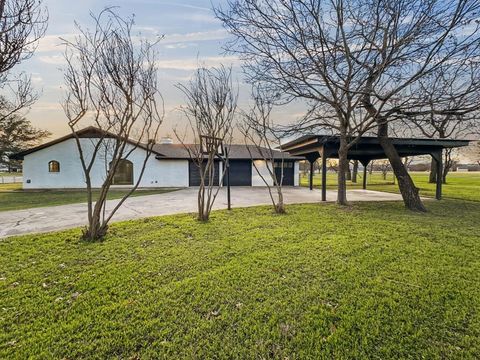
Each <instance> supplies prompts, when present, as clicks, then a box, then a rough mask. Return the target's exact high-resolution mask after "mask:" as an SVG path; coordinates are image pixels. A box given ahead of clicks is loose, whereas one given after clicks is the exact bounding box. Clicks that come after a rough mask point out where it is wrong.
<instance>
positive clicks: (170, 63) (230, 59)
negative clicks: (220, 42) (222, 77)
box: [157, 56, 240, 71]
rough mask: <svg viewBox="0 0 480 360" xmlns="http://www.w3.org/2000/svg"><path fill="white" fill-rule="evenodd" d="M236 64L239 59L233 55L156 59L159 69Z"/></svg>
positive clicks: (189, 68)
mask: <svg viewBox="0 0 480 360" xmlns="http://www.w3.org/2000/svg"><path fill="white" fill-rule="evenodd" d="M222 64H223V65H225V66H230V65H232V66H237V65H240V60H239V59H238V58H237V57H235V56H210V57H205V58H200V59H196V58H187V59H171V60H159V61H157V67H158V68H159V69H169V70H183V71H192V70H196V69H197V68H198V67H199V66H205V67H214V66H220V65H222Z"/></svg>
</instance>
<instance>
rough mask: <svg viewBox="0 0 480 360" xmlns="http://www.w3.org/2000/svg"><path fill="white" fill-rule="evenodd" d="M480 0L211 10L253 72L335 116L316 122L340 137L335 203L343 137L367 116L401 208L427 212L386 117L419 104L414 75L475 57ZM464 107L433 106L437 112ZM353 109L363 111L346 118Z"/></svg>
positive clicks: (305, 0) (238, 5)
mask: <svg viewBox="0 0 480 360" xmlns="http://www.w3.org/2000/svg"><path fill="white" fill-rule="evenodd" d="M479 8H480V2H478V1H472V0H460V1H453V0H429V1H411V0H376V1H373V0H332V1H321V0H278V1H272V2H269V1H266V0H230V1H229V6H228V8H227V9H226V10H222V9H218V10H217V16H218V17H219V18H220V19H221V20H222V21H223V22H224V25H225V26H226V28H227V29H228V30H229V31H230V32H231V33H232V34H233V35H234V36H235V39H234V40H233V41H232V42H231V43H230V44H229V45H228V47H227V49H228V50H229V51H232V52H235V53H238V54H240V56H241V57H242V58H243V59H244V60H245V61H246V67H245V68H246V72H247V77H248V78H249V79H251V80H257V81H259V82H262V83H264V84H265V86H266V87H267V88H269V89H271V91H272V92H275V93H280V94H285V96H284V98H285V97H286V98H287V99H291V98H303V99H306V100H307V101H308V103H309V104H311V105H312V109H315V107H320V108H321V111H313V114H315V115H318V116H314V117H313V118H312V117H310V118H311V119H314V120H318V119H320V121H319V122H318V121H317V122H316V123H313V124H314V125H319V123H321V122H322V121H323V122H324V119H325V116H331V117H333V118H334V120H335V121H334V122H330V124H327V123H324V124H322V125H325V126H329V125H330V128H331V129H333V130H334V131H335V132H336V133H338V134H339V135H340V137H341V138H343V139H344V140H342V141H341V144H340V150H339V152H340V153H339V156H340V159H341V160H340V163H341V164H343V165H342V166H340V168H341V169H340V171H339V202H340V203H342V202H343V201H342V200H344V199H343V198H340V192H343V190H344V189H341V187H344V183H345V182H344V179H343V178H342V177H343V176H344V175H343V174H344V173H345V171H344V170H345V169H346V164H347V162H346V161H345V156H346V151H347V149H348V143H349V142H348V140H346V139H348V136H349V135H356V136H359V135H361V134H362V133H364V132H365V131H368V130H369V129H370V128H371V123H372V122H373V123H374V124H375V126H376V130H377V136H378V138H379V141H380V144H381V146H382V148H383V150H384V152H385V154H386V155H387V157H388V159H389V161H390V163H391V166H392V168H393V171H394V173H395V175H396V177H397V179H398V183H399V188H400V192H401V194H402V196H403V199H404V202H405V205H406V207H407V208H409V209H411V210H414V211H426V209H425V207H424V205H423V203H422V201H421V199H420V197H419V194H418V189H417V188H416V187H415V185H414V183H413V181H412V179H411V177H410V176H409V174H408V172H407V170H406V168H405V166H404V164H403V162H402V160H401V158H400V156H399V154H398V152H397V151H396V149H395V147H394V145H393V143H392V141H391V138H390V134H389V122H391V121H395V120H398V119H399V118H400V117H403V118H407V117H408V118H414V117H416V116H419V115H421V114H423V113H425V111H426V109H425V108H424V106H425V103H424V102H423V101H421V99H419V97H417V96H415V95H416V94H417V91H419V87H418V86H417V84H418V81H419V80H420V79H422V78H423V77H425V76H427V75H429V74H430V73H432V72H433V71H435V69H436V68H437V67H438V66H440V65H442V64H448V66H450V67H456V66H463V65H464V64H465V61H466V59H468V58H472V57H476V56H478V52H479V50H478V48H479V46H480V41H479V35H480V33H479V31H478V26H479V24H478V18H479ZM464 110H465V109H451V108H448V107H439V108H437V109H436V110H435V113H437V114H446V113H452V112H463V111H464ZM356 112H357V113H360V114H361V116H358V117H357V120H356V121H355V122H353V123H352V121H351V119H352V116H353V115H352V114H355V113H356ZM311 113H312V111H311ZM365 113H366V115H364V114H365ZM328 114H330V115H328ZM305 124H306V123H305V122H304V123H303V124H300V125H305ZM310 124H312V122H310ZM299 128H302V126H300V127H299ZM353 139H354V140H353V142H354V141H355V139H356V137H355V136H354V138H353Z"/></svg>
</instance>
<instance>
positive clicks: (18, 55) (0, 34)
mask: <svg viewBox="0 0 480 360" xmlns="http://www.w3.org/2000/svg"><path fill="white" fill-rule="evenodd" d="M47 22H48V13H47V10H46V8H45V7H44V6H43V4H42V1H38V0H0V54H1V56H0V90H1V91H2V93H3V94H2V97H1V100H0V128H1V127H4V126H5V125H4V123H3V122H4V121H5V119H8V118H10V119H11V116H13V115H14V114H18V113H19V112H21V111H22V110H25V109H27V108H28V107H29V106H31V105H32V104H33V103H34V102H35V100H37V97H38V95H37V94H36V93H35V92H34V91H33V88H32V84H31V79H30V76H29V75H28V74H25V73H17V74H16V73H14V68H15V67H16V66H17V65H18V64H20V63H22V62H24V61H25V60H27V59H29V58H31V57H32V56H33V54H34V52H35V50H36V48H37V45H38V41H39V40H40V38H42V37H43V36H44V34H45V31H46V29H47Z"/></svg>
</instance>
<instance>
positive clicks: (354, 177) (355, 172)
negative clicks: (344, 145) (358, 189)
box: [352, 160, 358, 184]
mask: <svg viewBox="0 0 480 360" xmlns="http://www.w3.org/2000/svg"><path fill="white" fill-rule="evenodd" d="M357 177H358V160H354V161H353V172H352V183H354V184H356V183H357Z"/></svg>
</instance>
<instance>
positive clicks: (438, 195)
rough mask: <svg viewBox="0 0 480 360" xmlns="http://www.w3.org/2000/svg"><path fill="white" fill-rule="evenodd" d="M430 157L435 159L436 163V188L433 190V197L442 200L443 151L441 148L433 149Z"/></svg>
mask: <svg viewBox="0 0 480 360" xmlns="http://www.w3.org/2000/svg"><path fill="white" fill-rule="evenodd" d="M432 158H433V159H434V160H435V163H436V165H437V179H436V180H437V188H436V191H435V198H436V199H437V200H442V178H443V176H442V172H443V153H442V150H439V151H435V152H434V153H432Z"/></svg>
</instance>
